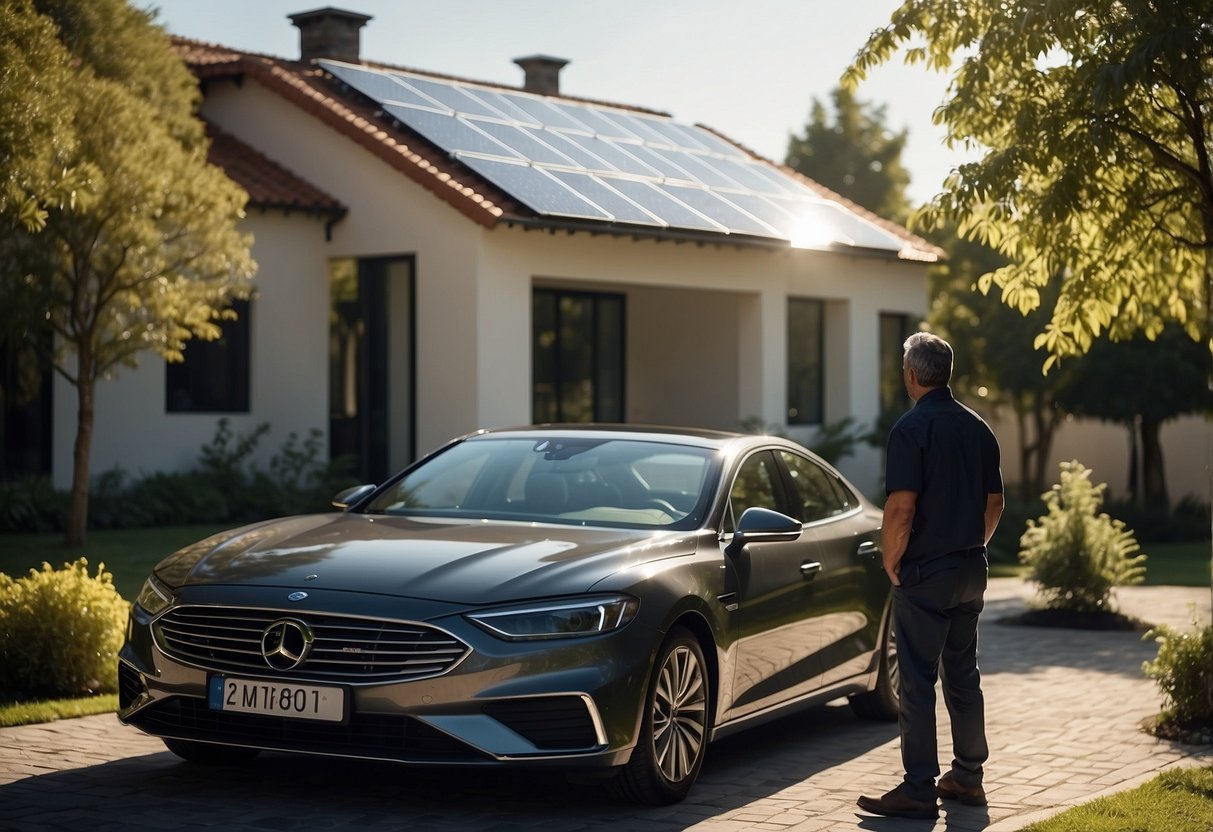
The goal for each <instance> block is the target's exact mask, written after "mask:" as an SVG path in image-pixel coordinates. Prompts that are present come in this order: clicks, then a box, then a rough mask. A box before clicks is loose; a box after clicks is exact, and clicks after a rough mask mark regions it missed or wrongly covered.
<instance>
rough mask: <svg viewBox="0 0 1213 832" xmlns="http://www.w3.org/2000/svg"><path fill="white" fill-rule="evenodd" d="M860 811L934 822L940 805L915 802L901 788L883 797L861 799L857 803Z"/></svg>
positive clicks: (922, 801)
mask: <svg viewBox="0 0 1213 832" xmlns="http://www.w3.org/2000/svg"><path fill="white" fill-rule="evenodd" d="M856 803H857V804H858V806H859V808H860V809H863V810H864V811H866V812H871V813H872V814H874V815H884V816H886V817H891V818H913V819H915V820H934V819H935V818H937V817H939V804H938V803H936V802H935V801H934V800H931V801H926V800H915V799H914V798H912V797H910V796H908V795H907V794H906V793H905V792H903V791H902V790H901V786H898V787H897V788H895V789H893V791H891V792H888V793H886V794H885V795H884V796H883V797H867V796H866V795H865V796H863V797H860V798H859V800H858V801H856Z"/></svg>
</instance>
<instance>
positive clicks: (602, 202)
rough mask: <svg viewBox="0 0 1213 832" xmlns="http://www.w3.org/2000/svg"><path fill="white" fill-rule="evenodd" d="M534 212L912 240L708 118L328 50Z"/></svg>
mask: <svg viewBox="0 0 1213 832" xmlns="http://www.w3.org/2000/svg"><path fill="white" fill-rule="evenodd" d="M320 64H321V65H322V66H323V68H324V69H325V70H326V71H328V72H330V73H331V74H332V75H333V76H334V77H335V78H337V79H338V80H339V81H341V82H343V83H344V84H346V85H347V86H349V87H350V88H352V89H354V90H356V91H358V92H360V93H362V94H363V95H365V96H367V97H368V98H370V99H371V100H373V101H375V102H376V103H378V104H379V105H380V106H381V107H382V108H383V111H384V112H385V113H387V114H388V115H390V116H391V117H393V118H395V119H396V120H397V121H399V122H400V123H401V124H403V125H404V126H405V127H407V128H409V129H410V130H413V131H415V132H416V133H418V134H420V135H421V136H422V137H424V138H425V139H426V140H428V141H429V142H431V143H433V144H434V145H436V146H437V147H438V148H440V149H441V150H443V151H444V152H446V153H448V154H450V156H451V157H452V158H454V159H458V160H459V161H460V162H462V163H463V164H465V165H467V166H468V167H469V168H471V169H472V170H474V171H475V172H476V173H477V174H479V175H480V176H482V177H484V178H485V179H486V180H487V181H489V182H491V183H493V184H494V185H495V186H497V187H498V188H500V189H501V190H502V191H503V192H505V193H507V194H509V195H510V196H511V197H513V198H514V199H516V200H517V201H518V202H520V203H522V204H524V205H526V206H527V207H528V208H530V209H531V210H532V211H534V212H535V213H537V214H540V215H543V216H553V217H570V218H576V219H583V220H593V221H603V222H612V223H622V224H634V225H639V226H647V227H651V228H652V227H656V228H670V229H685V230H692V231H708V232H713V233H718V234H740V235H746V236H751V237H762V238H768V239H776V240H786V241H788V242H791V243H793V244H794V245H795V244H797V241H798V240H801V241H804V240H810V241H811V242H810V243H809V244H811V245H813V246H819V247H829V246H831V245H843V246H855V247H859V248H869V249H879V250H882V251H900V250H901V249H902V248H903V247H904V246H905V243H904V241H903V240H902V239H901V238H899V237H898V236H897V235H895V234H892V233H889V232H887V231H885V230H884V229H881V228H880V227H878V226H877V225H875V224H873V223H871V222H868V221H867V220H865V219H863V218H862V217H860V216H858V215H857V214H855V213H853V212H851V211H849V210H847V209H845V208H844V207H842V206H841V205H838V204H836V203H833V202H829V201H827V200H824V199H822V198H821V197H820V196H819V195H818V194H817V193H815V192H814V191H813V190H812V189H810V188H808V187H807V186H806V185H805V184H804V183H803V182H802V181H800V180H798V179H796V178H795V177H792V176H789V175H787V174H785V173H783V172H782V171H780V170H779V169H778V168H776V167H774V166H772V165H770V164H768V163H765V162H762V161H759V160H756V159H754V158H753V157H751V156H750V155H749V154H747V153H746V152H745V151H743V150H742V149H741V148H739V147H737V146H736V145H733V144H730V143H729V142H727V141H725V140H724V139H722V138H720V137H719V136H716V135H715V134H713V133H712V132H711V131H709V130H706V129H704V128H702V127H697V126H692V125H688V124H682V123H679V122H677V121H674V120H673V119H672V118H668V117H664V116H659V115H655V114H649V113H638V112H633V111H628V110H624V109H620V108H616V107H611V106H609V105H605V104H591V103H587V102H576V101H570V100H566V99H559V98H553V97H550V96H541V95H535V94H532V93H528V92H523V91H513V90H501V89H494V88H492V87H489V86H483V85H479V84H474V83H470V82H465V81H454V80H445V79H441V78H433V77H427V76H422V75H419V74H417V73H413V72H407V71H403V70H388V69H371V68H367V67H362V66H355V65H350V64H344V63H341V62H339V61H330V60H323V61H320Z"/></svg>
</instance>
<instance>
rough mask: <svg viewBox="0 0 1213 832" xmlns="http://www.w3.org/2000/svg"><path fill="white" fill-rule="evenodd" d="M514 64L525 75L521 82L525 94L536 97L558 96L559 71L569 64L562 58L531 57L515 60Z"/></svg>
mask: <svg viewBox="0 0 1213 832" xmlns="http://www.w3.org/2000/svg"><path fill="white" fill-rule="evenodd" d="M514 63H516V64H518V66H520V67H522V71H523V72H524V73H526V76H525V80H524V81H523V82H522V88H523V89H524V90H525V91H526V92H533V93H535V94H536V95H560V70H562V69H564V68H565V66H567V65H568V63H569V62H568V61H566V60H565V59H564V58H553V57H550V56H548V55H531V56H530V57H527V58H515V59H514Z"/></svg>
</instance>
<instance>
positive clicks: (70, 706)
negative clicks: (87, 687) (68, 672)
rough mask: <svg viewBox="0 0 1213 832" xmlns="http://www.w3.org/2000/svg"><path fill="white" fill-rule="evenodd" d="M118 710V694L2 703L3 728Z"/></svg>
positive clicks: (0, 714) (0, 718) (0, 721)
mask: <svg viewBox="0 0 1213 832" xmlns="http://www.w3.org/2000/svg"><path fill="white" fill-rule="evenodd" d="M116 710H118V694H116V693H103V694H101V695H100V696H84V697H80V698H77V699H41V700H38V701H34V702H5V703H0V728H12V727H13V726H16V725H34V724H37V723H42V722H54V721H55V720H56V719H71V718H72V717H76V716H92V715H93V714H109V713H113V712H114V711H116Z"/></svg>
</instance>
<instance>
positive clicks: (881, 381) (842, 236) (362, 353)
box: [51, 8, 942, 493]
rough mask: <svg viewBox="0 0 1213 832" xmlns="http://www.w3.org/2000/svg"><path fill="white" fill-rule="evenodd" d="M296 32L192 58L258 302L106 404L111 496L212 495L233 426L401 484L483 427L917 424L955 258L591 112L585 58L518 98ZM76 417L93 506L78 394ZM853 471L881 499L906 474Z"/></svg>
mask: <svg viewBox="0 0 1213 832" xmlns="http://www.w3.org/2000/svg"><path fill="white" fill-rule="evenodd" d="M291 20H292V22H293V23H294V25H296V26H298V27H299V30H300V43H301V54H300V56H299V58H298V60H286V59H281V58H275V57H270V56H267V55H259V54H250V53H244V52H239V51H235V50H231V49H226V48H224V47H221V46H216V45H212V44H206V43H201V42H197V41H192V40H188V39H180V38H179V39H176V40H175V45H176V48H177V49H178V50H179V53H180V54H181V55H182V57H183V58H184V59H185V60H186V61H187V63H188V64H189V66H190V67H191V68H192V69H193V71H194V73H195V74H196V76H197V77H198V80H199V83H200V85H201V88H202V91H203V94H204V100H203V103H202V105H201V110H200V116H201V117H202V118H203V119H204V120H205V122H206V123H207V125H208V129H209V130H210V131H211V136H212V139H213V145H212V149H211V158H212V160H213V162H214V163H215V164H217V165H220V166H221V167H223V168H224V170H225V171H226V172H227V173H228V175H229V176H231V177H232V178H233V179H234V180H236V181H237V182H239V183H240V184H241V185H243V186H244V187H245V188H246V189H247V190H248V192H249V194H250V203H249V210H248V216H247V218H246V219H245V220H244V221H243V223H244V228H245V230H247V231H248V232H250V233H251V234H252V235H253V238H254V240H255V242H254V246H253V256H254V258H255V259H256V261H257V263H258V264H259V271H258V275H257V278H256V286H257V289H256V294H255V296H254V298H253V299H252V300H251V301H250V302H248V303H247V304H242V305H240V306H239V307H238V309H237V311H238V312H239V315H240V317H239V321H237V322H235V323H232V322H225V324H224V332H225V335H224V338H223V339H222V340H221V341H219V342H215V343H209V344H208V343H202V342H198V343H191V344H190V345H189V347H188V348H187V350H186V361H185V363H184V364H180V365H167V366H166V364H165V362H163V361H161V360H159V359H157V358H155V357H154V356H151V355H146V356H144V358H143V359H142V361H141V365H140V367H139V368H138V369H137V370H134V371H124V372H122V373H121V374H120V375H119V376H118V377H116V378H115V379H112V380H109V381H105V382H103V383H102V384H100V385H98V390H97V408H96V423H95V433H94V436H95V441H94V446H93V457H92V470H93V471H94V472H102V471H105V470H108V469H111V468H113V467H115V466H120V467H121V468H123V469H124V470H126V471H128V472H131V473H133V474H139V473H149V472H151V471H155V470H179V469H185V468H188V467H190V466H192V465H193V464H194V463H195V462H196V460H197V457H198V451H199V448H200V447H201V446H202V445H203V444H205V443H206V442H208V441H210V440H211V438H212V437H213V436H214V434H215V429H216V422H217V420H218V419H219V418H220V417H226V418H228V420H229V422H230V423H231V425H232V427H233V429H234V430H236V431H237V432H238V433H241V432H246V431H249V430H251V429H253V428H254V427H255V426H256V425H258V424H260V423H263V422H268V423H269V424H270V425H271V426H272V431H271V434H270V435H269V436H268V437H267V438H266V439H265V440H264V441H263V445H264V446H265V447H264V448H262V453H263V454H264V455H265V456H268V454H269V453H271V452H272V451H273V450H274V449H276V448H277V447H279V446H280V445H281V443H282V442H283V441H285V439H286V437H287V436H288V435H289V434H290V433H292V432H293V433H295V434H297V435H299V436H305V435H307V434H308V433H309V432H311V431H313V430H318V431H320V433H321V434H322V435H323V436H324V437H325V442H326V444H327V448H328V450H329V453H330V454H331V455H333V456H338V455H342V456H349V457H350V458H351V459H353V460H354V461H355V463H356V466H357V469H358V473H359V475H360V477H361V478H362V479H363V480H364V481H379V480H381V479H383V478H384V477H386V476H388V474H389V473H390V472H392V471H393V470H395V469H398V468H399V467H401V466H403V465H404V464H406V463H408V462H409V461H410V460H412V459H415V458H416V457H417V456H419V455H422V454H424V453H426V452H427V451H429V450H431V449H433V448H435V447H436V446H438V445H439V444H441V443H442V442H444V441H445V440H446V439H448V438H450V437H452V436H455V435H458V434H461V433H464V432H468V431H472V430H475V429H478V428H482V427H490V426H499V425H509V424H527V423H533V422H547V421H590V420H594V421H604V422H628V423H649V424H682V425H694V426H702V427H709V428H721V429H738V428H739V427H740V426H742V424H743V423H746V422H753V423H761V424H762V425H764V426H774V427H775V428H777V429H778V430H781V431H784V432H786V433H787V434H788V435H789V436H792V437H793V438H796V439H799V440H801V441H803V442H805V443H806V444H809V445H810V446H811V445H812V444H813V442H814V439H815V437H816V436H817V434H818V432H819V431H820V430H821V429H822V428H823V427H824V426H829V425H832V424H835V423H837V422H839V421H840V420H843V419H844V418H847V417H852V418H853V419H854V421H855V424H856V425H857V426H858V427H870V426H871V425H873V424H874V423H875V421H876V419H877V416H878V414H879V413H881V412H882V408H883V409H889V408H894V407H895V408H901V407H904V399H903V398H902V397H903V396H904V393H903V391H902V390H901V375H900V366H901V343H902V341H903V339H904V338H905V336H906V335H907V334H908V333H909V332H910V331H913V330H914V329H915V328H916V327H917V325H918V322H919V321H920V320H921V319H922V318H924V316H925V313H926V307H927V266H928V265H929V264H930V263H931V262H934V261H936V260H937V259H938V258H939V257H940V256H942V253H941V251H940V250H939V249H937V248H936V247H935V246H933V245H931V244H929V243H928V242H926V241H925V240H923V239H921V238H919V237H916V236H914V235H912V234H910V233H908V232H907V231H906V230H905V229H904V228H901V227H899V226H897V225H895V224H893V223H889V222H886V221H884V220H882V219H880V218H878V217H876V216H874V215H872V214H871V213H869V212H867V211H865V210H864V209H862V208H860V207H858V206H856V205H854V204H852V203H850V202H848V201H847V200H845V199H843V198H841V197H839V196H838V195H837V194H834V193H832V192H830V191H828V190H826V189H824V188H822V187H821V186H819V185H817V184H816V183H814V182H812V181H810V180H808V179H806V178H804V177H803V176H800V175H799V174H796V173H795V172H793V171H791V170H789V169H787V168H783V167H781V166H779V165H777V164H774V163H772V162H770V161H768V160H765V159H761V158H759V157H758V156H756V155H755V154H754V153H752V152H750V151H748V150H747V149H745V148H744V147H741V146H739V145H737V144H736V143H734V142H732V141H730V140H729V139H728V138H727V137H725V136H722V135H720V134H718V133H716V132H714V131H712V130H711V129H709V128H707V127H703V126H696V125H688V124H684V123H681V122H679V121H678V120H676V119H674V118H672V117H670V116H668V115H666V114H664V113H659V112H654V111H650V110H645V109H641V108H637V107H629V106H624V105H618V104H610V103H606V102H599V101H590V100H585V99H581V98H577V97H575V96H573V95H568V94H566V93H565V92H563V91H561V89H560V83H559V82H560V79H559V72H560V68H561V66H563V64H564V61H561V60H559V59H555V58H551V57H547V56H531V57H528V58H524V59H520V60H519V61H518V62H517V63H519V65H520V66H521V67H522V69H523V72H524V78H525V81H524V83H523V85H522V86H521V88H515V87H504V86H501V85H498V84H487V83H479V82H475V81H470V80H465V79H459V78H453V77H449V76H439V75H434V74H432V73H426V72H421V71H417V70H411V69H404V68H401V67H394V66H387V65H383V64H378V63H372V62H368V61H364V60H363V59H362V57H361V55H360V54H359V33H360V30H361V28H362V27H363V26H364V25H366V24H367V23H368V22H369V21H370V18H369V17H366V16H365V15H359V14H355V13H352V12H347V11H342V10H338V9H332V8H326V9H319V10H316V11H312V12H306V13H301V14H296V15H292V16H291ZM657 95H659V93H657ZM53 402H54V407H53V437H52V442H51V446H52V448H53V450H52V453H51V457H52V459H51V466H52V469H53V479H54V481H55V483H56V485H57V486H60V487H64V486H66V485H67V484H68V483H69V482H70V477H71V447H72V439H73V436H74V432H75V408H74V405H73V402H74V394H73V391H72V390H71V388H70V387H68V386H66V384H64V383H63V382H58V381H57V382H56V387H55V389H54V395H53ZM263 461H264V457H263ZM840 464H841V467H842V468H843V470H844V471H845V473H847V474H848V475H849V476H851V477H852V478H853V479H854V480H855V481H856V483H857V484H858V485H859V486H860V487H861V488H863V489H865V490H866V491H868V492H869V493H872V492H875V491H876V490H877V489H878V486H879V480H880V464H881V451H880V449H879V448H878V447H872V446H869V445H867V444H860V445H859V446H858V447H857V449H856V451H855V453H854V454H853V455H851V456H849V457H847V458H846V459H844V460H842V461H841V463H840Z"/></svg>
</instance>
